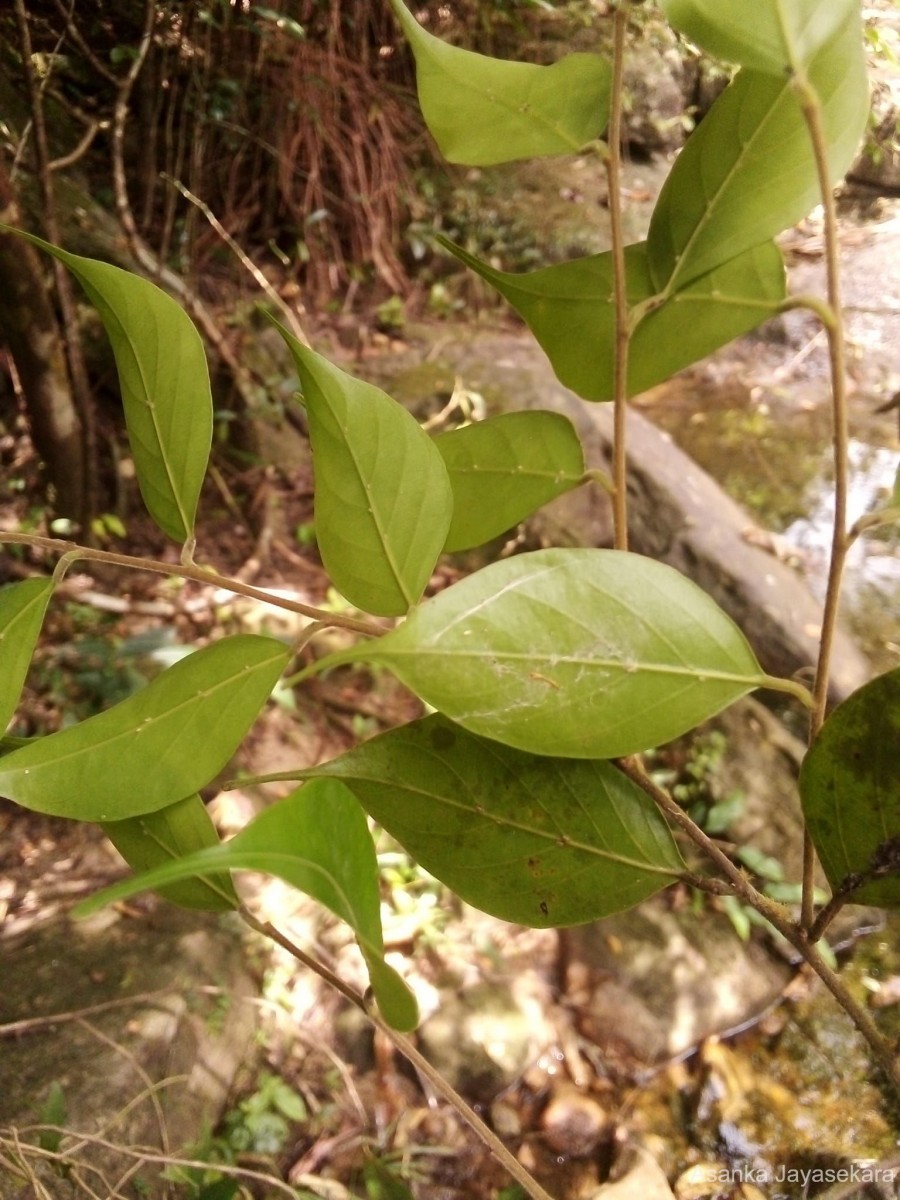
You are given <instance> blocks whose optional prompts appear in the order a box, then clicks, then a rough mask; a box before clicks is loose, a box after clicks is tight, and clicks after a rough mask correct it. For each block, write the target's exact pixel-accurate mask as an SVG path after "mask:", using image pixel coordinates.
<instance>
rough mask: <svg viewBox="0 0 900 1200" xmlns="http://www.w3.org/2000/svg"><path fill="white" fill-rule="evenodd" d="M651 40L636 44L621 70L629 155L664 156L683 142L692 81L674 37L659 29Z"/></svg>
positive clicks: (662, 28) (669, 31) (668, 30)
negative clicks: (656, 36) (626, 98)
mask: <svg viewBox="0 0 900 1200" xmlns="http://www.w3.org/2000/svg"><path fill="white" fill-rule="evenodd" d="M658 36H659V38H660V39H662V40H663V41H664V43H665V44H663V45H660V44H658V42H657V41H656V40H655V39H654V41H653V43H652V44H651V43H650V42H649V41H640V42H636V43H635V44H634V45H633V46H632V47H631V48H630V51H629V54H628V59H627V65H626V68H625V94H626V95H627V96H628V97H629V103H628V106H627V111H626V113H625V118H624V125H625V138H626V141H627V144H628V147H629V149H630V150H631V151H632V153H637V154H638V155H648V156H649V155H652V154H667V153H669V152H671V151H672V150H676V149H677V148H678V147H679V146H681V145H682V143H683V142H684V138H685V125H684V110H685V107H686V105H687V102H688V93H689V92H690V91H692V90H693V80H692V79H691V78H690V73H689V72H688V71H687V70H686V69H685V62H684V55H683V53H682V51H681V49H680V47H679V45H678V41H677V39H676V36H675V34H674V33H673V32H672V31H671V30H670V29H669V28H668V27H663V26H660V27H659V30H658Z"/></svg>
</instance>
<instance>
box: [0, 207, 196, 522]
mask: <svg viewBox="0 0 900 1200" xmlns="http://www.w3.org/2000/svg"><path fill="white" fill-rule="evenodd" d="M12 232H19V231H18V230H14V231H12ZM20 236H22V237H24V238H27V240H28V241H30V242H33V243H34V244H35V245H36V246H39V247H40V248H41V249H42V250H46V251H47V253H48V254H52V255H53V256H54V258H57V259H59V261H60V262H61V263H62V264H63V266H65V267H67V268H68V269H69V270H70V271H71V272H72V274H73V275H74V276H75V277H76V278H77V279H78V281H79V283H80V284H81V286H82V287H83V288H84V290H85V292H87V295H88V298H89V299H90V301H91V303H92V304H93V305H94V307H95V308H96V309H97V312H98V313H99V314H100V319H101V321H102V322H103V325H104V327H105V329H106V332H107V335H108V337H109V340H110V343H111V344H112V348H113V354H114V355H115V358H116V366H117V368H118V371H119V384H120V386H121V389H122V404H123V406H124V409H125V423H126V425H127V427H128V440H129V443H130V445H131V453H132V455H133V457H134V468H135V471H136V473H137V480H138V484H139V486H140V489H141V495H142V496H143V498H144V503H145V504H146V505H147V510H148V511H149V513H150V516H151V517H152V518H153V520H154V521H155V522H156V523H157V525H158V526H159V527H160V529H162V530H163V532H164V533H167V534H168V535H169V537H172V538H175V539H176V540H177V541H180V542H184V541H187V540H188V539H189V538H190V537H192V536H193V532H194V518H195V515H196V511H197V500H198V498H199V496H200V488H201V487H202V485H203V477H204V475H205V474H206V463H207V460H208V458H209V450H210V446H211V444H212V426H213V411H212V392H211V390H210V384H209V370H208V368H207V365H206V352H205V351H204V349H203V343H202V341H201V340H200V335H199V333H198V332H197V330H196V328H195V326H194V323H193V322H192V321H191V319H190V318H189V317H188V315H187V313H185V312H184V311H183V310H182V308H181V307H180V306H179V305H178V304H176V302H175V301H174V300H173V299H172V298H171V296H167V295H166V293H165V292H164V291H162V289H161V288H158V287H157V286H156V284H153V283H150V281H149V280H147V279H141V278H140V277H139V276H137V275H132V274H130V273H129V272H128V271H123V270H121V269H120V268H119V267H114V266H111V265H110V264H109V263H104V262H97V261H96V260H94V259H91V258H82V257H80V256H79V255H77V254H69V253H68V252H67V251H65V250H61V249H60V248H59V247H58V246H51V245H50V243H49V242H44V241H42V240H41V239H40V238H37V237H34V236H32V235H31V234H25V233H22V234H20Z"/></svg>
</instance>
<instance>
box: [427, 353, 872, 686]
mask: <svg viewBox="0 0 900 1200" xmlns="http://www.w3.org/2000/svg"><path fill="white" fill-rule="evenodd" d="M441 359H442V361H443V362H444V363H446V364H447V365H448V366H449V368H450V369H451V370H452V371H453V372H455V373H456V374H458V375H459V376H460V377H461V378H462V379H464V380H465V382H466V386H467V387H470V388H473V389H475V390H476V391H478V392H480V393H481V394H482V395H483V396H484V397H485V399H486V400H487V402H488V406H489V409H490V411H492V412H500V411H509V410H513V409H516V410H518V409H529V408H543V409H549V410H550V411H554V412H560V413H563V414H564V415H565V416H567V417H568V418H569V420H571V421H572V423H573V424H574V426H575V428H576V429H577V431H578V434H579V436H580V438H581V440H582V443H583V445H584V449H585V457H586V459H587V462H588V465H589V466H591V467H601V468H603V469H605V470H608V469H609V463H610V452H611V445H612V423H613V413H612V406H611V405H609V404H586V403H584V402H583V401H581V400H580V399H579V398H578V397H577V396H576V395H575V394H574V393H573V392H571V391H569V390H568V389H567V388H565V387H563V386H562V384H560V383H559V382H558V381H557V379H556V377H555V375H554V374H553V372H552V370H551V368H550V365H549V363H548V362H547V360H546V358H545V357H544V355H543V353H542V352H541V351H540V349H539V348H538V347H537V346H536V345H535V344H534V343H532V342H530V341H529V340H527V339H525V338H521V337H511V336H500V335H497V334H496V333H480V332H473V331H471V330H469V331H466V332H465V333H464V334H460V336H459V338H458V340H454V341H447V342H445V343H444V344H443V345H442V347H441ZM627 438H628V480H629V482H628V490H629V510H630V520H631V526H630V531H629V532H630V538H631V547H632V549H634V550H636V551H637V552H638V553H640V554H646V555H648V556H650V557H653V558H658V559H660V560H661V561H663V562H666V563H668V564H669V565H670V566H673V567H675V568H677V569H678V570H680V571H683V572H684V573H685V574H686V575H689V576H690V577H691V578H692V579H694V580H695V581H696V582H697V583H698V584H700V586H701V587H703V588H704V590H706V591H707V592H708V593H709V594H710V595H711V596H712V597H713V598H714V599H715V600H716V601H717V602H718V603H719V604H720V605H721V606H722V608H724V609H725V611H726V612H727V613H728V614H729V615H730V616H731V617H732V619H733V620H734V621H735V622H736V623H737V624H738V625H739V626H740V627H741V629H742V630H743V631H744V633H745V634H746V636H747V638H748V640H749V641H750V643H751V644H752V646H753V647H754V650H755V651H756V653H757V655H758V657H759V660H760V662H761V663H762V665H763V667H764V668H765V670H766V671H767V672H769V673H770V674H773V675H783V676H792V675H794V674H796V673H797V672H798V671H803V670H805V671H808V670H809V669H810V668H811V667H812V666H813V665H814V663H815V661H816V657H817V653H818V631H819V628H820V625H821V619H822V609H821V605H820V604H819V603H818V601H816V600H815V599H814V598H813V596H812V594H811V593H810V591H809V589H808V588H807V587H806V585H805V584H804V582H803V580H802V578H801V577H800V576H799V575H798V574H797V573H796V572H795V571H794V570H793V569H792V568H791V567H790V566H788V565H787V564H786V563H784V562H781V561H780V560H779V559H778V558H777V557H776V556H775V555H773V554H771V553H769V552H768V551H767V550H766V549H764V548H763V546H762V545H759V544H756V543H757V542H761V541H762V542H764V537H763V536H762V531H759V530H757V527H756V526H755V525H754V523H753V521H752V520H751V518H750V517H749V515H748V514H747V513H746V512H745V511H744V510H743V509H742V508H741V507H740V506H739V505H737V504H735V502H734V501H733V500H731V498H730V497H729V496H727V495H726V494H725V492H723V490H722V489H721V488H720V487H719V485H718V484H717V483H715V481H714V480H713V479H712V478H711V477H710V476H709V475H707V474H706V472H705V471H703V470H702V469H701V468H700V467H698V466H697V465H696V464H695V463H694V462H693V461H692V460H691V459H690V458H689V457H688V456H687V455H686V454H684V453H683V452H682V451H681V450H679V449H678V448H677V447H676V446H675V445H674V444H673V442H672V440H671V438H669V437H668V435H666V434H664V433H662V432H660V430H658V429H657V428H656V427H655V426H653V425H652V424H650V422H648V421H646V420H645V419H644V418H643V417H641V416H640V414H639V413H637V412H634V411H633V410H632V411H630V412H629V414H628V428H627ZM529 527H530V528H531V530H532V531H533V534H534V536H535V537H536V538H538V539H540V540H542V541H546V542H548V543H551V542H553V543H556V544H562V545H581V546H605V545H609V544H610V543H611V540H612V539H611V512H610V503H609V498H608V497H607V496H606V495H605V494H604V493H603V492H602V491H601V489H600V488H593V489H587V488H582V489H578V490H576V491H574V492H570V493H568V495H566V496H562V497H560V498H559V499H558V500H556V501H554V502H553V503H552V504H550V505H548V506H547V507H546V508H545V509H543V510H542V511H541V512H540V513H538V514H536V515H535V517H534V518H533V520H532V521H531V522H530V523H529ZM754 530H756V532H757V533H758V534H759V536H758V537H753V536H751V535H752V534H753V532H754ZM870 674H871V672H870V670H869V666H868V663H867V662H866V660H865V658H864V657H863V655H862V654H861V653H860V651H859V650H858V649H857V648H856V646H855V645H854V643H853V641H852V639H851V638H850V637H849V636H848V635H846V634H845V633H843V632H842V631H839V632H838V636H837V639H836V643H835V653H834V657H833V667H832V691H833V695H834V697H835V699H837V698H842V697H844V696H846V695H848V694H849V693H850V692H852V691H854V690H855V689H856V688H857V687H859V686H860V685H861V684H862V683H864V682H865V681H866V679H868V678H869V677H870Z"/></svg>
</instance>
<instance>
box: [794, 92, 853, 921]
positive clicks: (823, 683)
mask: <svg viewBox="0 0 900 1200" xmlns="http://www.w3.org/2000/svg"><path fill="white" fill-rule="evenodd" d="M794 84H795V87H796V89H797V93H798V98H799V101H800V107H801V109H802V112H803V117H804V119H805V121H806V125H807V129H808V131H809V137H810V142H811V144H812V150H813V157H814V159H815V164H816V173H817V175H818V180H819V191H820V193H821V199H822V208H823V212H824V218H825V268H826V279H827V297H828V306H829V309H830V313H829V314H828V316H829V318H830V319H828V320H825V321H824V325H825V332H826V335H827V337H828V355H829V362H830V367H831V394H832V449H833V458H834V524H833V526H832V538H831V556H830V559H829V564H828V583H827V587H826V592H825V604H824V610H823V613H822V629H821V634H820V637H819V658H818V663H817V664H816V678H815V684H814V686H813V696H814V700H815V705H814V708H813V711H812V715H811V717H810V723H809V736H810V742H812V740H813V739H814V738H815V737H816V736H817V734H818V732H819V730H820V729H821V728H822V725H823V724H824V722H825V715H826V711H827V707H828V689H829V682H830V676H831V653H832V647H833V644H834V636H835V631H836V627H837V616H838V609H839V606H840V599H841V580H842V577H843V571H844V562H845V559H846V557H847V549H848V546H849V540H848V537H847V492H848V482H849V481H848V446H849V432H848V417H847V371H846V364H845V357H844V351H845V347H844V320H843V313H842V311H841V284H840V262H839V256H838V229H837V206H836V204H835V199H834V189H833V187H832V184H831V169H830V167H829V163H828V143H827V139H826V136H825V131H824V128H823V125H822V106H821V102H820V99H819V96H818V93H817V92H816V90H815V89H814V87H813V86H812V85H811V83H810V82H809V80H808V79H806V78H805V77H802V76H798V77H797V78H795V80H794ZM815 870H816V851H815V846H814V845H813V841H812V837H811V836H810V833H809V829H808V828H806V829H805V830H804V837H803V888H802V902H801V918H800V919H801V922H802V924H803V927H804V928H805V929H810V928H811V926H812V924H813V920H814V916H815V902H814V893H815Z"/></svg>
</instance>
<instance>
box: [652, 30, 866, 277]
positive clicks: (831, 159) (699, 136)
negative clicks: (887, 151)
mask: <svg viewBox="0 0 900 1200" xmlns="http://www.w3.org/2000/svg"><path fill="white" fill-rule="evenodd" d="M809 81H810V84H811V85H812V87H813V88H814V89H815V91H816V92H817V93H818V95H819V98H820V102H821V106H822V125H823V132H824V137H825V140H826V143H827V146H828V163H829V168H830V174H831V178H832V180H834V181H835V182H837V181H838V180H839V179H840V178H841V176H842V175H843V174H844V172H845V171H846V170H847V168H848V167H849V166H850V164H851V163H852V162H853V158H854V156H855V154H856V151H857V149H858V147H859V142H860V139H861V137H862V134H863V131H864V129H865V126H866V120H867V119H868V114H869V88H868V83H867V79H866V64H865V57H864V54H863V48H862V34H861V29H860V22H859V17H858V16H855V17H854V18H853V19H852V20H847V21H845V22H844V24H843V26H842V29H841V31H840V33H839V35H838V36H837V37H835V38H833V39H832V41H830V42H829V43H828V45H827V46H825V47H823V49H822V50H820V51H819V53H818V54H817V55H816V57H815V59H814V61H813V62H812V63H811V64H810V68H809ZM820 199H821V197H820V193H819V184H818V175H817V172H816V167H815V162H814V159H813V152H812V145H811V142H810V136H809V131H808V129H807V125H806V121H805V119H804V117H803V113H802V111H801V107H800V101H799V98H798V96H797V93H796V92H795V90H794V87H793V85H792V83H791V81H790V80H789V79H786V78H784V79H779V78H777V77H774V76H771V75H763V74H760V73H759V72H756V71H748V70H746V69H744V70H742V71H740V72H739V73H738V75H737V76H736V78H735V79H734V80H733V81H732V82H731V84H729V86H728V87H727V88H726V89H725V91H724V92H723V93H722V95H721V96H720V97H719V99H718V100H717V101H716V103H715V104H714V105H713V106H712V108H711V109H710V111H709V113H708V114H707V115H706V116H705V117H704V118H703V120H702V121H701V122H700V125H699V126H698V127H697V129H696V131H695V132H694V133H693V134H692V135H691V137H690V138H688V141H687V145H686V146H685V147H684V149H683V150H682V151H681V153H680V154H679V156H678V158H677V159H676V160H675V165H674V166H673V168H672V170H671V172H670V174H669V177H668V179H667V180H666V182H665V185H664V187H663V189H662V192H661V193H660V196H659V200H658V201H657V203H656V207H655V209H654V212H653V217H652V220H651V222H650V231H649V233H648V235H647V247H648V253H649V264H650V273H651V276H652V279H653V283H654V290H656V291H663V290H665V292H666V294H669V293H670V292H672V291H680V290H682V289H683V288H684V287H685V286H686V285H687V284H689V283H691V282H693V280H695V279H699V278H700V277H701V276H703V275H706V274H708V273H709V272H710V271H712V270H715V269H716V268H717V267H720V266H722V265H723V264H724V263H726V262H729V261H730V260H731V259H733V258H736V257H737V255H739V254H743V253H744V252H745V251H746V250H748V249H749V248H750V247H752V246H757V245H759V244H760V243H762V242H766V241H769V240H770V239H771V238H773V237H774V236H775V235H776V234H778V233H780V232H781V231H782V230H783V229H787V228H788V227H789V226H791V225H793V224H795V223H796V222H797V221H799V220H800V219H801V218H802V217H805V216H806V214H807V213H808V212H809V211H810V210H811V209H812V208H813V207H814V206H815V205H816V204H817V203H819V201H820Z"/></svg>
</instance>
